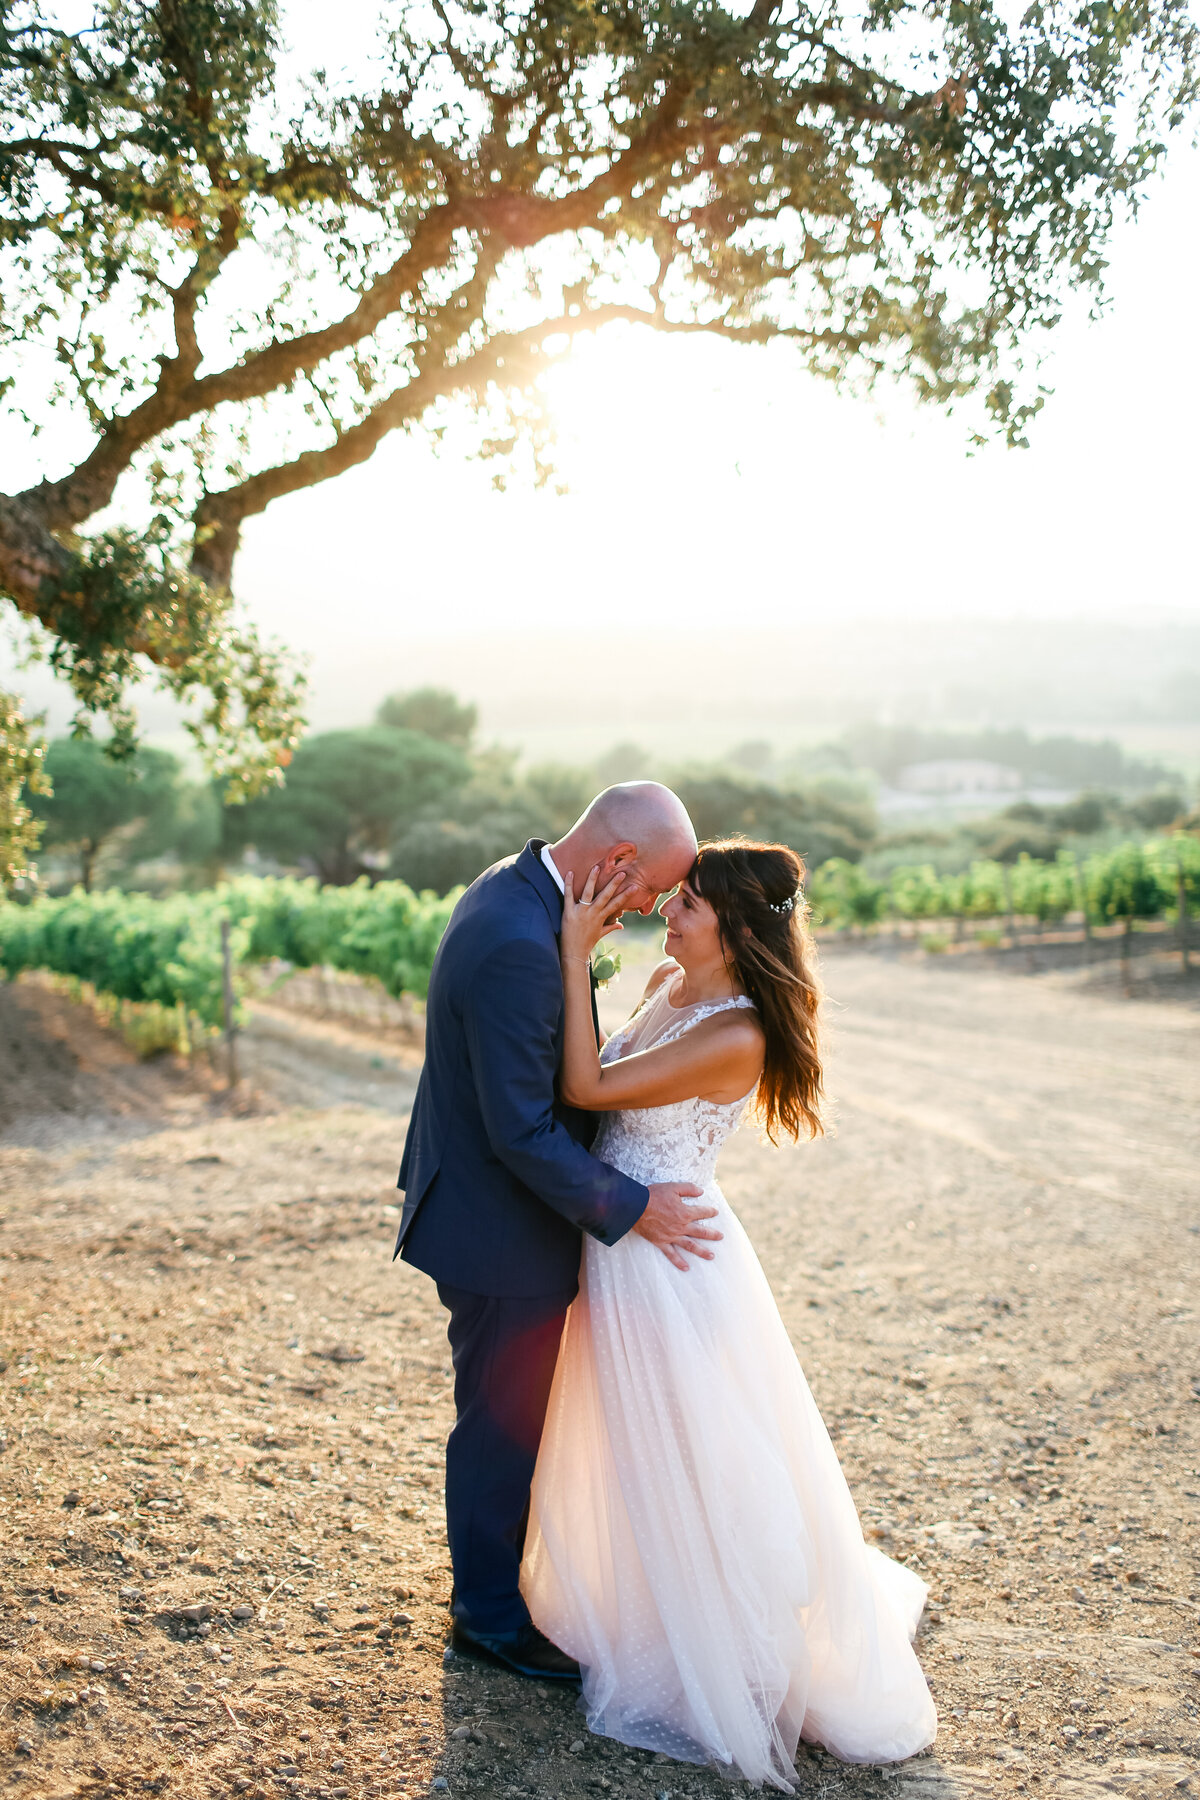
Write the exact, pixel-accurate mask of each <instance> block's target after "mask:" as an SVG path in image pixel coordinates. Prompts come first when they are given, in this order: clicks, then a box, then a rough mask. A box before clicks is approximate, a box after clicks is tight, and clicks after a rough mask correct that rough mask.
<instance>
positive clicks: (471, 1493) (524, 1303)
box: [396, 839, 649, 1633]
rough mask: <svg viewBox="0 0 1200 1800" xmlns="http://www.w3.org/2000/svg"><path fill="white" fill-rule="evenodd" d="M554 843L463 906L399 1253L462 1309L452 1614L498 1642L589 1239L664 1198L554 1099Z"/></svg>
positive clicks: (438, 975) (451, 1515)
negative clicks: (600, 1154)
mask: <svg viewBox="0 0 1200 1800" xmlns="http://www.w3.org/2000/svg"><path fill="white" fill-rule="evenodd" d="M542 848H543V846H542V844H541V842H540V841H539V840H537V839H534V840H533V842H532V843H530V844H527V845H526V847H525V849H524V850H523V851H522V852H521V854H520V855H519V856H517V857H512V858H509V859H508V860H507V861H505V862H502V863H497V864H496V865H495V867H494V868H491V869H488V870H486V871H485V873H484V874H482V875H481V876H480V877H479V879H478V881H476V882H474V883H473V884H472V885H471V887H469V888H468V889H467V892H466V893H465V894H464V895H463V897H462V899H461V900H460V901H459V903H458V905H457V906H456V907H455V909H454V913H453V916H452V917H451V920H450V923H449V925H448V927H447V929H446V932H445V935H444V936H443V938H442V942H441V944H440V946H439V948H438V953H437V956H436V957H435V959H434V964H433V972H432V974H431V976H430V982H429V1000H428V1005H427V1009H426V1038H425V1066H424V1069H423V1070H422V1073H421V1080H420V1083H419V1085H418V1088H417V1094H416V1099H415V1101H414V1102H413V1110H412V1117H411V1119H410V1121H409V1127H408V1136H407V1139H406V1142H405V1146H404V1158H403V1162H402V1163H401V1167H400V1180H399V1186H400V1187H402V1188H403V1189H404V1192H405V1199H404V1210H403V1213H402V1215H401V1219H400V1231H399V1235H398V1238H397V1241H396V1253H397V1254H398V1255H402V1256H403V1258H404V1260H405V1261H406V1262H410V1263H412V1264H414V1265H415V1267H417V1268H418V1269H422V1270H424V1272H425V1273H426V1274H427V1275H432V1276H433V1278H434V1280H435V1281H436V1282H437V1284H438V1293H439V1296H440V1298H441V1299H442V1302H443V1304H444V1305H445V1306H447V1308H448V1309H449V1312H450V1322H449V1337H450V1346H451V1351H452V1354H453V1358H454V1371H455V1403H456V1408H457V1414H458V1417H457V1422H456V1424H455V1426H454V1429H453V1431H452V1432H451V1434H450V1442H449V1445H448V1446H447V1452H446V1524H447V1532H448V1535H449V1539H450V1554H451V1560H452V1562H453V1564H454V1582H455V1596H456V1597H455V1603H454V1610H455V1616H456V1617H457V1618H458V1619H460V1620H461V1621H462V1622H463V1623H464V1624H466V1625H468V1626H470V1627H471V1628H472V1629H473V1630H475V1631H480V1632H488V1633H492V1632H505V1631H512V1630H516V1629H517V1628H518V1627H519V1626H520V1625H521V1624H523V1623H524V1622H525V1621H526V1620H527V1619H528V1616H529V1615H528V1612H527V1611H526V1609H525V1604H524V1602H523V1600H522V1599H521V1597H520V1593H519V1591H518V1585H517V1584H518V1578H519V1574H520V1558H521V1548H522V1543H523V1538H524V1521H525V1517H526V1514H527V1511H528V1505H529V1486H530V1482H531V1480H532V1477H533V1466H534V1462H535V1460H536V1458H537V1448H538V1442H539V1440H540V1438H541V1432H542V1424H543V1422H544V1419H545V1413H546V1403H547V1400H548V1398H549V1393H550V1381H551V1378H552V1376H553V1373H554V1363H555V1359H556V1357H557V1353H558V1341H559V1338H560V1336H561V1333H562V1325H563V1320H564V1319H565V1317H566V1312H567V1308H568V1306H569V1305H570V1303H571V1301H572V1299H573V1298H574V1296H575V1293H576V1291H577V1288H578V1279H579V1260H580V1254H581V1250H582V1238H581V1233H582V1232H584V1231H587V1232H590V1233H591V1235H592V1236H593V1237H596V1238H598V1239H599V1240H600V1242H601V1243H604V1244H615V1243H616V1242H617V1241H618V1239H620V1238H621V1237H623V1236H624V1234H625V1233H626V1232H627V1231H628V1230H629V1229H630V1227H631V1226H633V1225H634V1224H636V1222H637V1220H638V1219H639V1218H640V1217H641V1215H642V1212H643V1211H644V1209H645V1206H646V1203H647V1200H648V1198H649V1195H648V1193H647V1190H646V1188H645V1187H644V1186H643V1185H642V1184H641V1183H640V1182H637V1181H633V1180H632V1179H631V1178H630V1177H629V1176H627V1175H623V1174H621V1173H620V1172H619V1171H618V1170H616V1169H613V1168H610V1167H609V1165H608V1164H607V1163H602V1162H599V1161H598V1160H597V1159H596V1158H595V1157H594V1156H592V1155H590V1153H589V1151H588V1148H587V1146H588V1145H589V1144H590V1143H591V1141H592V1138H593V1137H594V1135H595V1130H596V1123H597V1122H596V1119H595V1116H594V1115H592V1114H589V1113H584V1112H580V1111H578V1110H577V1109H575V1108H573V1107H568V1106H564V1105H563V1104H562V1102H561V1101H560V1100H559V1099H558V1096H557V1092H556V1081H557V1076H558V1069H559V1064H560V1061H561V1057H562V1036H563V1024H564V1015H563V993H562V975H561V971H560V967H559V959H558V932H559V927H560V924H561V921H562V897H561V895H560V894H559V891H558V889H557V887H556V886H555V884H554V881H553V878H552V877H551V875H550V872H549V870H548V869H547V868H546V867H545V865H544V864H543V863H542V861H541V851H542Z"/></svg>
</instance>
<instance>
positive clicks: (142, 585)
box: [38, 514, 306, 798]
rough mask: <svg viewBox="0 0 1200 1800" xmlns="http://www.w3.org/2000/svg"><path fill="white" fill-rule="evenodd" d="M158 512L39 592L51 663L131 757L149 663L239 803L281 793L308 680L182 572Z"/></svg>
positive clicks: (112, 535) (70, 561)
mask: <svg viewBox="0 0 1200 1800" xmlns="http://www.w3.org/2000/svg"><path fill="white" fill-rule="evenodd" d="M170 538H171V524H170V520H169V519H168V518H167V517H166V515H165V514H159V515H158V517H157V518H155V519H154V520H153V521H152V523H151V525H150V526H149V528H148V529H147V530H146V531H145V532H143V533H142V534H141V535H140V536H139V535H137V534H135V533H134V532H132V531H129V530H127V529H124V528H122V529H118V530H113V531H106V532H102V533H101V534H100V535H99V536H97V537H95V538H93V539H91V540H90V541H86V542H84V543H82V544H81V545H78V546H77V545H74V544H72V545H71V546H70V547H69V548H68V549H66V550H65V551H64V552H63V555H62V557H61V558H60V559H59V562H58V567H57V568H56V569H55V571H54V573H53V574H52V575H49V576H48V577H47V578H46V579H45V580H44V581H43V582H42V584H41V586H40V588H39V590H38V616H39V618H40V620H41V623H42V624H43V626H45V627H46V629H47V631H48V632H49V633H50V639H49V649H48V651H47V661H48V662H49V663H50V666H51V668H53V670H54V671H55V673H56V674H58V675H61V676H62V677H63V678H64V679H65V680H66V681H67V682H68V683H69V685H70V687H71V689H72V691H73V693H74V695H75V697H76V699H77V700H78V702H79V707H80V718H81V720H85V719H86V718H87V717H88V715H90V714H93V713H102V714H104V715H105V716H106V717H107V718H108V720H109V722H110V723H111V725H112V727H113V738H114V749H115V750H116V752H117V753H118V754H120V753H121V752H122V751H126V752H127V751H129V750H131V749H132V747H133V743H134V738H135V721H134V715H133V713H132V711H131V709H130V707H129V705H128V702H127V699H126V695H127V692H128V688H129V685H130V683H131V682H133V681H135V680H136V679H137V677H138V675H139V673H140V672H141V663H142V661H143V659H146V658H149V660H150V661H151V662H152V663H153V664H154V665H155V667H156V670H157V676H158V683H159V686H160V687H162V688H165V689H166V691H167V692H168V693H170V694H172V695H173V696H174V697H175V699H177V700H178V701H180V702H181V703H182V704H183V706H184V708H185V721H184V722H185V725H186V728H187V730H188V731H189V733H190V734H191V736H192V737H193V739H194V740H195V742H196V744H197V747H198V748H199V750H200V752H201V755H202V756H203V757H204V759H205V761H206V762H207V763H208V765H209V766H210V767H211V768H212V769H213V770H214V771H215V772H216V773H218V774H219V775H220V776H221V777H222V779H223V780H224V781H225V783H226V785H227V787H228V790H229V792H230V794H231V796H232V797H234V798H244V797H246V796H247V795H253V794H257V793H261V792H262V791H263V790H264V789H265V788H269V787H271V786H277V785H278V784H279V783H280V781H281V780H282V770H283V769H284V768H285V767H286V766H287V763H288V762H289V761H290V759H291V753H292V751H293V750H294V748H295V746H296V744H297V743H298V742H299V737H300V732H301V730H302V729H303V723H304V721H303V713H302V706H303V697H304V689H305V685H306V683H305V678H304V676H303V675H302V674H301V673H300V672H299V671H298V670H297V669H295V668H294V667H292V666H291V663H290V661H289V659H288V658H287V657H286V655H285V654H284V653H283V652H282V651H281V650H280V649H278V648H277V647H273V646H271V645H269V644H264V643H263V642H262V641H261V640H260V639H259V637H258V635H257V633H256V632H255V630H254V628H253V627H252V626H250V625H249V624H247V623H246V622H244V621H240V620H239V619H238V617H237V614H236V610H235V608H234V604H233V601H232V599H231V598H230V595H229V594H228V592H226V591H222V590H221V589H219V588H214V587H213V586H211V585H210V584H208V583H206V582H205V581H204V580H202V579H201V577H200V576H199V575H198V574H197V573H196V572H195V571H194V570H192V569H189V568H187V567H186V566H181V565H180V564H179V562H178V559H177V557H176V556H175V555H174V554H173V552H172V547H171V541H170Z"/></svg>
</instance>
